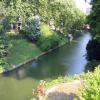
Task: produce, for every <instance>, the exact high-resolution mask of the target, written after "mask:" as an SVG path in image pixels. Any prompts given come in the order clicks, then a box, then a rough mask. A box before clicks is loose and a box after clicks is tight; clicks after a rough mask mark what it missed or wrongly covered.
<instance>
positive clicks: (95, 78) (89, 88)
mask: <svg viewBox="0 0 100 100" xmlns="http://www.w3.org/2000/svg"><path fill="white" fill-rule="evenodd" d="M99 75H100V65H99V66H98V67H97V68H96V69H95V71H94V72H88V73H83V74H81V75H79V76H73V77H68V76H67V77H59V78H58V79H55V80H52V81H51V82H47V83H46V89H50V88H51V87H54V86H56V85H58V84H61V83H67V82H71V81H73V80H85V81H84V86H83V89H82V90H81V91H80V93H79V95H78V96H79V97H80V99H81V100H100V76H99Z"/></svg>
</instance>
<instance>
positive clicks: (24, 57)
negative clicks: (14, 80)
mask: <svg viewBox="0 0 100 100" xmlns="http://www.w3.org/2000/svg"><path fill="white" fill-rule="evenodd" d="M11 42H12V48H11V49H10V51H9V54H8V55H7V57H6V58H7V62H8V64H9V66H8V67H7V69H9V68H13V67H15V66H16V65H19V64H21V63H23V62H25V61H28V60H29V59H32V58H35V57H37V56H39V55H41V54H42V53H43V52H42V51H41V50H40V49H39V47H37V46H36V45H35V44H34V43H31V42H29V41H27V40H26V39H16V40H11ZM65 43H66V39H65V38H64V39H62V40H61V41H60V44H59V46H62V45H64V44H65Z"/></svg>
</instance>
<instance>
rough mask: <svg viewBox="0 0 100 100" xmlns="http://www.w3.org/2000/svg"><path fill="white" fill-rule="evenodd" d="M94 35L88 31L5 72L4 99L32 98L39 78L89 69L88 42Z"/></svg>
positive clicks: (0, 89)
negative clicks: (47, 52) (45, 53)
mask: <svg viewBox="0 0 100 100" xmlns="http://www.w3.org/2000/svg"><path fill="white" fill-rule="evenodd" d="M90 39H91V35H90V33H88V32H87V33H85V34H84V35H83V36H81V37H80V38H79V39H77V40H76V41H73V42H72V43H67V44H66V45H64V46H62V47H61V48H58V49H56V50H54V51H52V52H51V53H49V54H47V55H44V56H42V57H39V58H38V59H37V60H36V61H32V62H29V63H28V64H26V65H23V66H22V67H21V68H19V69H17V70H15V71H12V72H9V73H6V74H5V75H3V76H1V77H0V100H30V98H32V89H33V88H34V87H36V85H37V83H38V82H39V80H41V79H43V80H45V81H47V80H51V79H55V78H57V77H59V76H65V75H75V74H80V73H82V72H85V71H86V70H88V67H87V65H88V64H87V63H88V61H87V60H86V45H87V43H88V41H89V40H90Z"/></svg>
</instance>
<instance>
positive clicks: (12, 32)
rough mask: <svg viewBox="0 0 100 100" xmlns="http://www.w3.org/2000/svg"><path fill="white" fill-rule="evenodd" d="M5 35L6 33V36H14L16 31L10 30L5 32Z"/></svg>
mask: <svg viewBox="0 0 100 100" xmlns="http://www.w3.org/2000/svg"><path fill="white" fill-rule="evenodd" d="M6 35H8V36H15V35H17V33H16V32H14V31H11V32H6Z"/></svg>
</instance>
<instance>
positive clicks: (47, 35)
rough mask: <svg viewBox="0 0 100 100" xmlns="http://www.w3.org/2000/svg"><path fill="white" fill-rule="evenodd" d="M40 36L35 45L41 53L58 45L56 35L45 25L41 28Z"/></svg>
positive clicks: (57, 36) (58, 39)
mask: <svg viewBox="0 0 100 100" xmlns="http://www.w3.org/2000/svg"><path fill="white" fill-rule="evenodd" d="M41 33H42V34H41V36H40V38H39V39H38V41H37V45H38V46H39V47H40V48H41V50H43V51H47V50H49V49H52V48H54V47H56V46H57V45H58V44H59V41H60V37H59V35H58V34H57V33H55V32H53V31H51V30H50V29H49V27H48V26H47V25H43V26H42V27H41Z"/></svg>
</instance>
